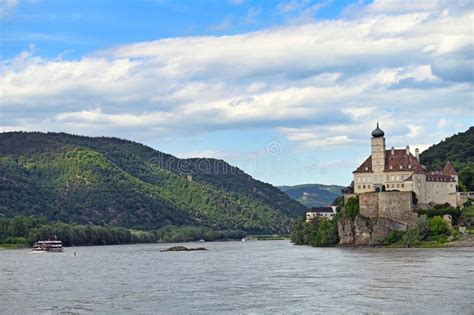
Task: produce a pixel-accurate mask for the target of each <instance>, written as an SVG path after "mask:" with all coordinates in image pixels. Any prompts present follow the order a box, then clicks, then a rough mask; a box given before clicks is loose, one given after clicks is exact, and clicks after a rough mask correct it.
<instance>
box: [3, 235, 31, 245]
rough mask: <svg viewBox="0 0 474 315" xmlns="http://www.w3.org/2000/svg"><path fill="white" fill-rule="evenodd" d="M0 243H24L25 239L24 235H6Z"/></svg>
mask: <svg viewBox="0 0 474 315" xmlns="http://www.w3.org/2000/svg"><path fill="white" fill-rule="evenodd" d="M0 243H4V244H26V239H25V238H24V237H15V236H11V237H7V238H6V239H4V240H3V241H0Z"/></svg>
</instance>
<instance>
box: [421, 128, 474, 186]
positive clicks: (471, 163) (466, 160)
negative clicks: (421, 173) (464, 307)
mask: <svg viewBox="0 0 474 315" xmlns="http://www.w3.org/2000/svg"><path fill="white" fill-rule="evenodd" d="M420 160H421V163H422V164H423V165H426V166H427V168H428V169H429V170H441V169H443V166H444V164H445V163H446V162H447V161H450V162H451V164H452V165H453V166H454V168H455V169H456V171H457V173H458V175H459V181H460V188H461V189H463V190H469V191H474V127H470V128H469V129H468V130H466V131H465V132H460V133H458V134H455V135H454V136H451V137H449V138H446V139H445V140H444V141H441V142H440V143H438V144H435V145H433V146H431V147H429V148H428V149H427V150H426V151H424V152H423V153H422V154H421V155H420Z"/></svg>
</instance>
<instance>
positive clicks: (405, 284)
mask: <svg viewBox="0 0 474 315" xmlns="http://www.w3.org/2000/svg"><path fill="white" fill-rule="evenodd" d="M184 245H186V246H189V247H197V246H202V245H204V246H205V247H206V248H208V249H209V250H208V251H196V252H166V253H162V252H159V250H160V249H164V248H167V247H169V246H171V245H170V244H147V245H123V246H101V247H74V248H67V249H66V251H65V252H64V253H39V254H38V253H36V254H32V253H30V251H29V250H3V251H0V313H2V314H4V313H7V314H8V313H62V312H73V313H89V312H99V313H100V312H106V313H114V314H117V313H180V314H181V313H273V312H277V313H317V312H320V313H327V312H331V313H334V312H338V313H342V312H344V313H346V312H391V313H401V312H417V313H418V312H424V313H438V314H443V313H466V314H469V313H473V312H474V267H473V266H474V248H451V249H380V248H378V249H367V248H363V249H350V248H312V247H307V246H294V245H291V244H290V243H289V242H287V241H248V242H215V243H205V244H184ZM74 252H76V256H74V255H73V253H74Z"/></svg>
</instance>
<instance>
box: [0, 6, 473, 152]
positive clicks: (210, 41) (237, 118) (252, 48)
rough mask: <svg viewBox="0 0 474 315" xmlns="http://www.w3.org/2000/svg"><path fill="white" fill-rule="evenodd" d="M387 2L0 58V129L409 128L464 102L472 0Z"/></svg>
mask: <svg viewBox="0 0 474 315" xmlns="http://www.w3.org/2000/svg"><path fill="white" fill-rule="evenodd" d="M293 4H296V2H294V3H293ZM396 4H398V5H396ZM399 4H400V3H399V2H398V1H397V2H396V3H395V2H393V1H375V2H374V3H372V4H370V5H368V6H357V5H356V6H351V7H348V8H347V9H346V10H345V11H344V13H343V15H342V16H341V17H340V18H337V19H331V20H317V21H312V22H309V23H306V22H305V23H304V24H293V23H292V24H289V25H285V26H280V27H274V28H270V29H264V30H260V31H257V32H252V33H245V34H238V35H232V36H202V37H181V38H169V39H162V40H156V41H149V42H139V43H133V44H128V45H122V46H117V47H111V48H110V49H107V50H103V51H97V52H93V53H91V54H89V55H86V56H83V57H82V58H80V59H77V60H68V59H64V57H61V56H59V57H57V58H54V59H47V58H44V57H41V56H38V55H36V54H35V52H34V50H28V51H25V52H23V53H21V54H19V55H18V56H16V57H15V58H13V59H8V60H5V59H4V60H2V61H1V64H0V90H1V103H2V105H1V107H2V115H1V125H2V126H3V127H2V130H4V131H5V130H18V129H23V130H64V131H70V132H76V133H93V134H98V133H102V134H113V133H114V132H116V131H118V130H121V131H123V130H126V131H127V132H130V133H134V132H137V133H138V132H139V133H140V134H155V135H173V136H180V135H182V136H186V135H189V134H195V133H199V132H203V133H205V132H213V131H215V130H238V129H245V128H264V129H272V130H276V131H278V132H280V133H281V134H282V135H284V136H285V137H286V138H287V139H288V140H289V141H293V142H295V143H299V144H300V145H301V146H303V147H307V148H311V149H312V148H321V147H332V146H336V147H337V146H347V145H353V144H358V143H359V142H360V141H362V140H364V141H365V139H366V138H367V134H368V132H369V131H370V130H371V129H373V126H374V124H375V122H376V121H377V120H380V121H381V122H383V127H384V129H385V130H390V131H391V133H392V134H393V135H394V139H395V141H396V140H397V139H399V140H400V142H404V141H405V140H404V139H406V138H410V140H412V141H415V142H416V141H421V139H422V138H423V137H425V139H426V134H427V132H428V131H430V129H431V130H433V129H435V128H443V127H446V126H449V124H450V123H452V122H454V121H460V120H462V119H461V118H463V119H464V121H465V119H466V117H472V115H473V100H474V92H473V91H474V89H473V81H474V60H473V58H474V43H473V38H474V37H473V35H474V34H473V27H472V25H473V23H474V11H473V9H472V8H473V6H472V3H471V2H466V3H464V2H460V3H458V4H456V5H453V2H443V1H439V2H426V1H423V2H420V3H417V4H409V3H408V2H407V3H406V4H405V5H402V6H401V5H399ZM291 5H292V2H290V3H287V4H286V5H285V4H280V5H279V7H278V8H279V10H290V9H291V10H293V9H292V8H293V7H292V6H291ZM471 123H472V119H471ZM467 124H469V121H468V122H467ZM425 126H426V128H424V127H425ZM462 127H466V126H464V125H463V126H462ZM397 137H398V138H397Z"/></svg>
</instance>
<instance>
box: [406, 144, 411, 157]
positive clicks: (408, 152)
mask: <svg viewBox="0 0 474 315" xmlns="http://www.w3.org/2000/svg"><path fill="white" fill-rule="evenodd" d="M406 153H407V155H410V146H408V145H407V152H406Z"/></svg>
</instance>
